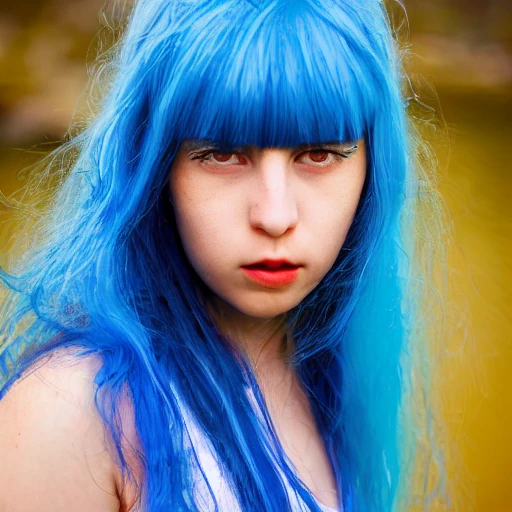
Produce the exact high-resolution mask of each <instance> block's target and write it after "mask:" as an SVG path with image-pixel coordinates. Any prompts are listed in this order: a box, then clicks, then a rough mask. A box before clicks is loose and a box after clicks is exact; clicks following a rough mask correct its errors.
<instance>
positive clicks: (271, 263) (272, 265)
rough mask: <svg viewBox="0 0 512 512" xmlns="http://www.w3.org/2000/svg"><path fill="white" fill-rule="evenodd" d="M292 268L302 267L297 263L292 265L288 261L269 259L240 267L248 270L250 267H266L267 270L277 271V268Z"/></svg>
mask: <svg viewBox="0 0 512 512" xmlns="http://www.w3.org/2000/svg"><path fill="white" fill-rule="evenodd" d="M283 266H284V267H292V268H296V267H301V266H302V265H299V264H297V263H293V262H291V261H288V260H285V259H270V258H265V259H263V260H260V261H256V262H254V263H249V264H247V265H242V267H244V268H248V267H249V268H250V267H267V268H269V269H278V268H281V267H283Z"/></svg>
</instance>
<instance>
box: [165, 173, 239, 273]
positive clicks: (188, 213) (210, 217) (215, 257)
mask: <svg viewBox="0 0 512 512" xmlns="http://www.w3.org/2000/svg"><path fill="white" fill-rule="evenodd" d="M171 197H172V199H173V208H174V213H175V217H176V225H177V228H178V234H179V236H180V239H181V242H182V244H183V248H184V250H185V254H186V255H187V258H188V260H189V261H190V263H191V264H192V266H193V267H194V268H195V270H196V272H198V274H199V275H201V277H203V279H205V278H207V276H208V275H210V274H211V273H212V269H215V268H217V267H218V266H219V265H222V263H223V262H224V261H225V258H224V255H223V253H222V250H219V249H222V247H225V245H226V244H225V243H223V240H222V234H223V233H224V232H225V231H226V222H227V220H228V219H229V218H230V217H229V216H227V215H226V214H225V212H224V211H223V210H222V208H221V206H222V205H219V204H217V201H216V199H215V196H212V194H211V188H210V189H209V188H208V187H204V186H202V184H201V183H200V182H198V183H194V180H190V179H187V178H185V177H183V176H176V177H175V178H174V180H173V181H172V182H171Z"/></svg>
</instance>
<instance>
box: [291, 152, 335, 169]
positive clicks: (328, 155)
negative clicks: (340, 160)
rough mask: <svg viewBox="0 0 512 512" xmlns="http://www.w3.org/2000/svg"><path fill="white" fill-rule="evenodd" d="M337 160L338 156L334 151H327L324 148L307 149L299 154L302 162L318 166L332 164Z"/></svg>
mask: <svg viewBox="0 0 512 512" xmlns="http://www.w3.org/2000/svg"><path fill="white" fill-rule="evenodd" d="M335 160H336V157H335V155H334V154H333V153H332V151H325V150H323V149H317V150H316V149H315V150H311V151H306V152H305V153H302V155H300V156H299V162H300V163H302V164H306V165H315V166H317V167H319V166H326V165H331V164H332V163H333V162H334V161H335Z"/></svg>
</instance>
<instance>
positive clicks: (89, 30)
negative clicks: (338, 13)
mask: <svg viewBox="0 0 512 512" xmlns="http://www.w3.org/2000/svg"><path fill="white" fill-rule="evenodd" d="M404 3H405V7H406V9H407V13H408V26H407V25H406V24H405V25H403V26H402V28H401V30H400V38H401V40H402V42H403V43H405V44H407V46H408V48H409V50H410V56H409V58H408V62H407V67H408V69H409V71H410V73H411V76H412V77H413V79H414V83H415V84H417V85H415V89H416V92H417V93H418V94H419V101H421V102H422V103H425V104H427V105H428V106H430V107H431V108H433V109H434V111H429V110H428V109H426V110H425V113H426V117H428V116H431V120H430V121H429V134H430V136H431V137H432V144H433V145H434V147H435V149H436V150H437V153H438V155H439V161H440V167H439V186H440V190H441V192H442V194H443V197H444V198H445V201H446V204H447V207H448V209H449V211H450V214H451V219H452V222H453V237H452V238H453V241H452V243H451V245H450V248H449V263H450V269H451V270H450V275H449V290H450V292H449V300H448V302H447V307H448V308H451V309H453V310H456V311H461V312H462V315H461V316H460V318H461V319H462V320H461V322H460V324H458V325H454V326H451V336H450V337H449V340H448V342H447V346H446V350H445V353H446V354H447V357H445V358H443V360H442V366H441V371H440V373H439V377H438V378H439V388H440V389H441V390H442V393H443V395H444V400H443V403H444V408H445V414H446V415H447V417H448V418H449V436H448V437H447V440H446V442H447V443H450V444H451V445H452V446H453V448H454V450H455V451H456V452H458V454H459V455H458V458H456V459H455V458H454V459H453V460H452V464H451V467H450V474H449V478H450V479H453V480H454V481H456V486H455V488H456V490H457V493H458V494H459V495H458V496H457V497H456V499H455V500H454V503H457V505H456V506H457V510H460V511H461V512H465V511H470V510H475V511H477V512H489V511H492V512H509V511H512V462H511V460H512V444H511V442H510V436H511V435H512V386H511V383H512V315H511V306H512V300H511V299H512V284H511V278H512V263H511V262H512V258H511V256H510V254H511V249H512V220H511V219H512V158H511V154H512V123H511V119H512V2H511V1H510V0H405V2H404ZM105 7H106V11H107V12H108V14H109V17H110V20H114V21H115V19H116V17H120V16H122V4H121V3H118V4H115V5H114V4H108V3H107V4H105V3H104V0H37V1H36V0H21V1H20V0H0V190H1V192H2V193H3V194H5V195H9V194H10V193H11V192H13V191H14V190H16V189H18V188H19V187H20V186H22V185H23V181H22V178H21V177H20V176H19V175H18V172H19V171H20V170H22V169H23V168H25V167H27V166H28V165H30V164H32V163H33V162H34V161H35V160H36V159H38V158H40V157H41V155H42V154H43V153H44V152H45V151H48V150H50V149H52V148H54V147H56V146H57V145H58V144H59V141H61V140H62V139H63V137H64V135H65V133H66V131H67V129H68V126H69V123H70V120H71V117H72V115H73V113H74V111H75V109H76V106H77V105H78V104H79V99H80V98H82V99H83V94H82V93H83V91H84V87H85V84H86V81H87V73H86V62H91V61H92V60H93V58H94V55H95V51H96V50H97V48H98V37H97V36H96V37H95V34H97V32H98V30H99V29H100V27H103V28H102V34H103V36H102V37H105V34H107V36H108V34H109V33H110V31H109V29H108V26H107V25H106V24H105V20H104V19H103V21H102V20H101V19H100V18H99V16H98V13H99V12H100V10H101V9H102V8H105ZM393 12H394V13H395V15H396V19H397V20H398V22H397V23H398V24H400V23H403V22H404V15H403V12H401V8H400V7H399V4H398V3H395V4H394V8H393ZM106 39H108V37H106ZM434 90H435V91H436V92H433V91H434ZM429 112H430V114H429ZM0 229H2V224H0ZM1 237H2V234H1V233H0V239H1ZM454 461H456V462H454Z"/></svg>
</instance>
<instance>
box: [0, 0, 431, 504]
mask: <svg viewBox="0 0 512 512" xmlns="http://www.w3.org/2000/svg"><path fill="white" fill-rule="evenodd" d="M108 69H109V72H108V73H107V74H106V75H108V78H109V84H108V92H107V94H106V95H105V97H104V98H103V100H102V103H101V108H100V110H99V113H98V115H97V117H96V118H95V119H94V121H93V122H91V123H90V125H89V126H88V127H87V128H86V129H85V130H84V131H83V132H82V133H80V134H79V135H77V136H76V137H74V138H73V139H72V140H71V141H69V142H68V143H67V144H66V145H65V146H64V148H63V149H61V150H60V152H57V153H55V155H53V160H52V165H54V166H55V165H59V163H61V164H62V166H63V168H62V169H60V170H59V173H60V174H59V176H61V177H62V184H61V185H59V187H58V192H57V194H56V196H55V197H54V199H53V200H52V202H51V205H50V206H49V208H48V211H49V212H50V213H49V214H48V215H47V216H46V218H45V221H44V224H42V226H43V227H40V228H39V230H38V247H37V249H36V248H34V249H33V250H32V251H31V253H30V258H29V259H27V260H23V261H24V262H25V263H24V264H23V265H21V264H20V265H19V266H18V269H17V270H16V271H9V272H7V271H5V270H4V271H3V272H2V274H1V275H2V279H3V281H4V284H5V287H6V290H7V291H6V293H5V294H6V297H5V299H4V302H3V312H2V315H3V319H2V324H1V328H2V334H3V337H4V339H5V341H4V344H3V346H2V351H1V356H0V367H1V368H2V380H1V381H0V385H3V393H5V392H6V391H7V390H8V388H9V387H10V385H11V384H12V383H13V382H14V381H15V380H16V379H17V378H19V376H20V375H21V374H22V373H23V372H24V371H25V370H26V369H27V368H29V367H30V366H31V365H33V364H34V362H35V361H36V360H37V359H38V358H40V357H41V356H42V355H44V354H47V353H49V352H51V351H54V350H55V349H57V348H65V347H75V348H77V349H78V350H79V353H80V354H82V355H86V354H90V353H95V354H99V355H100V356H101V359H102V367H101V369H100V370H99V372H98V374H97V376H96V384H97V385H98V389H97V393H96V406H97V408H98V410H99V412H100V414H101V416H102V418H103V421H104V422H105V425H106V426H107V427H108V428H109V429H110V431H111V432H112V437H113V439H114V442H115V445H116V447H117V451H118V455H119V457H118V458H119V461H118V463H119V465H120V466H121V468H122V470H123V473H124V474H125V475H127V477H128V478H129V477H130V474H131V470H132V468H130V467H129V465H128V463H127V459H126V457H125V455H126V454H125V453H123V446H122V435H123V433H122V431H121V424H120V421H119V403H120V400H121V398H122V396H123V393H124V390H126V389H128V390H129V395H130V397H131V399H132V401H133V405H134V415H135V425H136V430H137V434H138V437H139V440H140V451H139V452H138V457H139V459H140V462H141V464H142V465H143V468H144V475H145V476H144V482H143V487H142V488H141V489H140V506H141V509H143V510H148V511H151V512H160V511H162V512H164V511H165V512H168V511H169V510H173V511H181V510H183V511H188V510H196V509H197V503H196V499H197V496H196V495H195V494H194V485H195V483H194V481H193V474H192V468H191V462H190V461H191V460H196V461H197V454H196V456H194V446H191V445H190V443H187V435H188V434H187V424H186V422H185V420H184V416H183V409H182V405H183V404H184V405H185V406H186V408H187V410H188V411H190V413H191V415H192V416H193V418H194V421H196V422H197V424H198V425H199V428H200V429H201V431H202V432H203V433H204V434H205V436H206V438H207V439H208V440H209V442H210V443H211V445H212V447H213V450H214V453H215V454H216V456H217V458H218V461H219V465H220V466H221V468H222V470H223V474H225V475H226V479H227V481H228V482H229V485H230V487H231V490H232V491H233V493H234V495H235V497H236V499H237V501H238V503H239V505H240V508H241V510H244V511H254V512H261V511H262V510H265V511H269V512H271V511H276V512H277V511H282V510H286V509H288V508H289V495H288V493H287V491H286V488H287V486H288V487H291V488H292V489H293V490H294V492H296V493H297V494H298V495H299V496H300V497H301V499H302V501H303V502H304V503H305V505H306V506H307V507H308V509H310V510H315V511H316V510H319V507H318V505H317V504H316V503H315V502H314V500H313V499H312V497H311V495H310V494H309V493H308V492H307V491H306V489H305V487H304V486H303V484H302V483H301V482H300V480H299V479H298V478H297V476H296V475H295V474H294V472H293V471H292V470H291V469H290V467H289V465H288V464H287V463H286V457H285V455H284V452H283V450H282V447H281V446H280V444H279V442H278V441H277V437H276V435H275V433H274V431H273V427H272V424H271V421H270V419H269V415H268V414H267V412H266V408H265V403H264V400H263V399H262V395H261V392H260V391H259V389H258V385H257V383H256V379H255V377H254V374H253V371H252V367H251V365H250V363H249V361H247V360H246V359H245V358H244V356H243V354H241V353H238V352H237V351H236V350H235V349H233V347H232V345H231V344H230V343H229V342H228V341H227V340H226V339H224V338H223V336H222V334H221V333H220V332H219V330H218V329H217V327H216V326H215V323H214V322H213V321H212V319H211V317H210V316H209V315H208V313H207V311H206V310H205V307H204V303H203V301H202V299H201V297H200V296H199V293H198V289H200V288H201V286H203V285H202V283H201V282H200V281H199V278H198V277H197V275H196V274H195V272H194V271H193V269H192V268H191V266H190V264H189V263H188V261H187V259H186V257H185V256H184V252H183V250H182V247H181V242H180V239H179V236H178V234H177V230H176V225H175V220H174V215H173V210H172V205H171V204H170V202H169V197H168V186H167V180H168V177H169V173H170V172H172V165H173V160H174V158H175V155H176V152H177V150H178V149H179V147H180V145H181V143H182V142H183V141H186V140H205V139H206V140H212V141H215V142H217V143H218V144H219V145H221V146H223V147H239V146H258V147H294V146H297V145H299V144H304V143H320V142H327V141H330V142H332V141H355V140H358V139H360V138H364V140H365V144H366V147H367V178H366V183H365V186H364V190H363V194H362V197H361V200H360V204H359V206H358V210H357V213H356V216H355V219H354V221H353V224H352V226H351V228H350V231H349V233H348V236H347V238H346V241H345V243H344V245H343V248H342V250H341V251H340V254H339V256H338V258H337V260H336V262H335V264H334V265H333V267H332V268H331V269H330V271H329V272H328V274H327V275H326V276H325V278H324V279H323V280H322V282H321V283H320V284H319V286H318V287H317V288H316V289H314V290H313V291H312V292H311V293H310V294H309V295H308V296H307V297H306V298H305V299H304V300H303V301H302V302H301V303H300V304H299V305H298V306H297V307H296V308H294V309H293V310H292V311H290V312H289V313H288V315H287V322H288V325H289V330H290V333H291V334H292V335H293V338H294V341H295V345H296V350H295V352H294V354H293V355H292V359H291V361H290V363H291V364H293V365H295V368H296V370H297V373H298V375H299V377H300V381H301V383H302V386H303V388H304V390H305V391H306V394H307V396H308V398H309V400H310V403H311V406H312V410H313V413H314V416H315V419H316V421H317V424H318V426H319V429H320V432H321V434H322V437H323V439H324V441H325V444H326V447H327V451H328V454H329V456H330V457H331V461H332V464H333V468H334V471H335V476H336V479H337V483H338V489H339V492H340V496H341V497H342V500H343V505H344V507H345V510H346V511H357V512H368V511H375V512H383V511H387V510H392V509H396V510H400V507H401V506H403V504H404V503H408V502H409V501H410V500H412V499H413V498H414V497H412V494H411V493H412V491H411V490H410V488H409V487H408V485H407V482H409V481H410V480H411V479H408V473H409V471H410V470H411V468H413V467H414V465H415V460H416V459H415V453H416V452H415V450H416V448H415V446H416V445H415V433H416V432H418V431H419V430H418V425H417V424H416V423H415V422H416V421H417V420H415V419H414V417H413V415H412V414H411V411H412V407H411V404H410V400H409V399H408V394H407V393H408V391H410V389H411V386H412V384H411V373H412V362H413V359H414V357H413V354H414V349H415V347H418V346H420V347H421V346H422V345H421V344H422V343H424V339H423V334H422V329H421V304H422V297H423V295H422V293H423V288H424V285H423V284H422V283H421V281H422V280H421V279H418V274H417V272H416V271H415V270H414V268H415V267H414V261H415V258H416V256H417V255H416V251H417V249H418V247H417V243H416V239H415V236H416V227H415V222H416V220H417V217H418V215H420V213H418V212H420V211H421V210H420V208H419V206H418V205H420V204H421V202H422V200H424V195H425V194H424V192H423V193H422V186H421V183H422V180H421V179H420V168H419V166H418V163H417V158H416V155H417V153H418V141H417V138H416V136H415V132H414V128H413V127H412V126H411V125H410V123H409V121H408V118H407V113H406V104H405V100H404V95H403V93H402V88H403V83H404V74H403V71H402V67H401V63H400V54H399V51H398V50H397V48H396V43H395V41H394V39H393V37H392V32H391V28H390V23H389V19H388V16H387V14H386V11H385V8H384V6H383V5H382V3H381V2H380V1H378V0H364V1H360V0H359V1H355V0H323V1H320V0H294V1H287V0H253V1H249V0H245V1H244V0H195V1H191V0H176V1H167V0H166V1H164V0H139V1H138V2H137V3H136V5H135V7H134V9H133V11H132V13H131V15H130V17H129V20H128V23H127V27H126V30H125V32H124V34H123V36H122V38H121V39H120V41H119V43H118V44H117V46H116V49H115V51H114V52H113V53H112V58H111V60H110V61H109V64H108ZM62 155H72V156H70V157H69V158H67V157H66V158H65V157H62ZM432 212H433V213H432ZM432 212H431V214H432V215H436V213H435V210H432ZM432 225H435V223H433V224H432ZM433 240H435V237H430V238H429V237H427V238H426V239H424V241H425V243H426V245H427V249H428V244H429V241H430V242H432V241H433ZM418 326H420V327H418ZM423 355H425V353H424V354H423ZM423 363H424V364H425V368H427V370H428V368H429V366H428V360H427V359H425V360H424V361H423ZM248 391H250V393H249V392H248ZM0 396H1V395H0ZM251 396H254V397H255V398H256V400H255V402H254V401H253V400H251ZM262 413H263V414H262ZM191 454H192V455H191ZM202 478H203V479H204V483H205V484H206V486H205V489H208V490H209V492H210V493H211V501H212V503H213V504H215V493H214V492H213V491H212V487H211V482H209V481H208V475H207V474H206V472H202ZM285 480H286V484H285ZM404 482H405V483H404ZM416 498H417V496H416ZM408 500H409V501H408ZM401 504H402V505H401Z"/></svg>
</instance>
